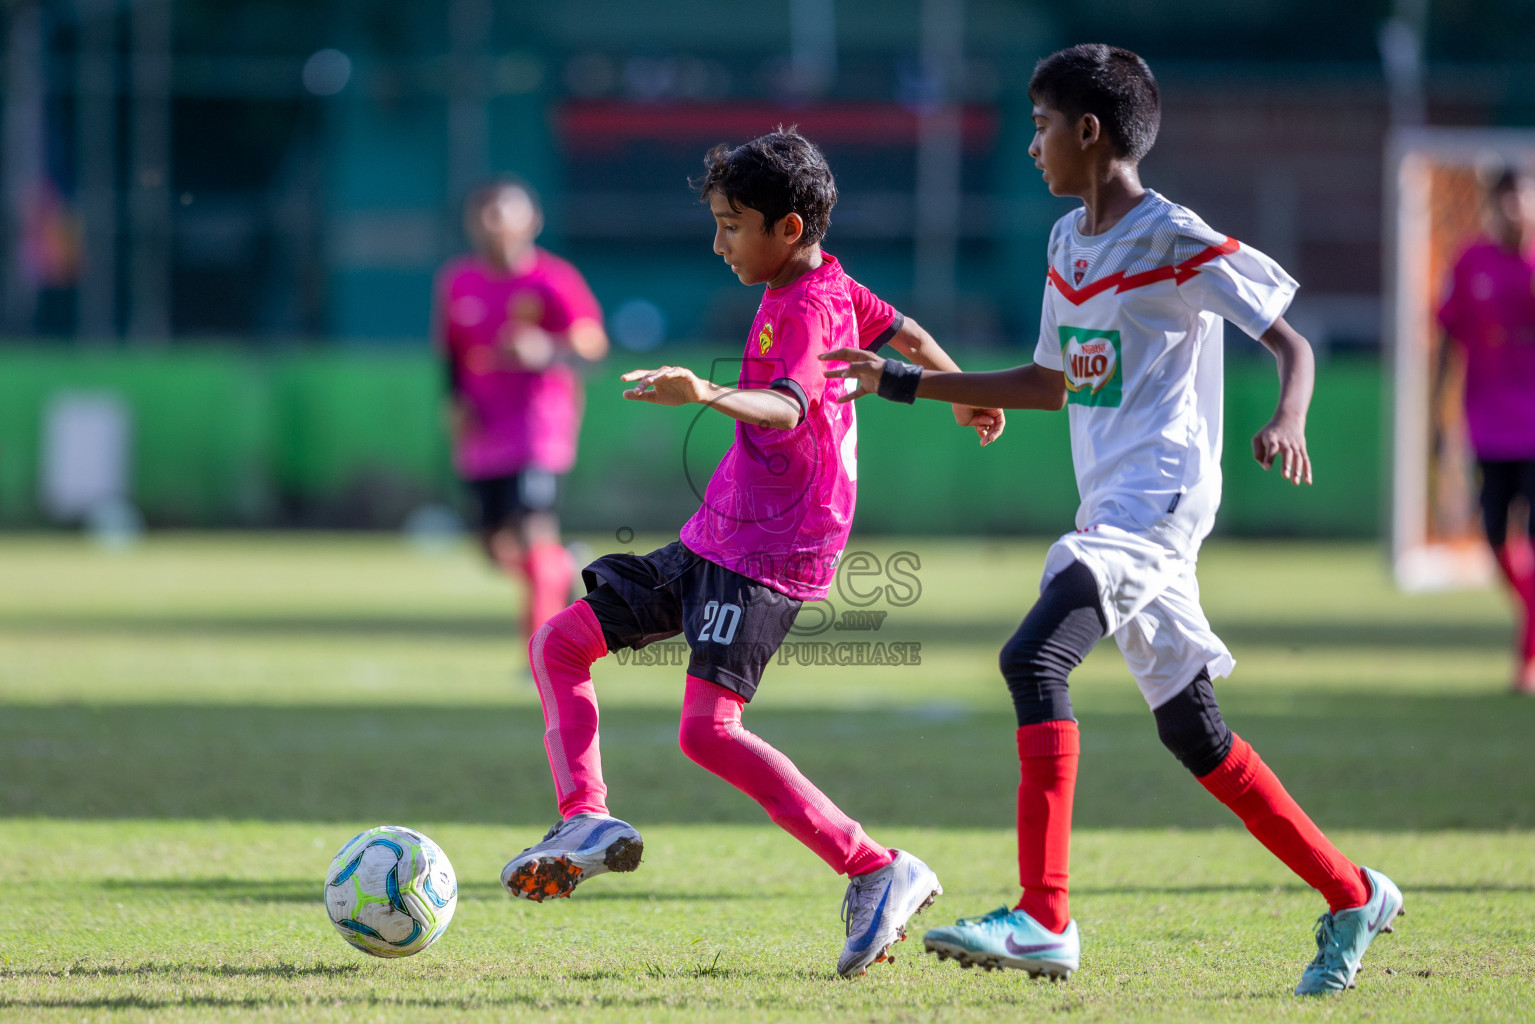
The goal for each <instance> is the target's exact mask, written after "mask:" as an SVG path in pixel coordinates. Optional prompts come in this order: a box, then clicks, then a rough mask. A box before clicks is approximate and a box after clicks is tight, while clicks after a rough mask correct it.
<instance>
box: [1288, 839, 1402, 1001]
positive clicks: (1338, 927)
mask: <svg viewBox="0 0 1535 1024" xmlns="http://www.w3.org/2000/svg"><path fill="white" fill-rule="evenodd" d="M1363 870H1364V876H1365V878H1366V879H1367V880H1368V881H1369V883H1370V898H1369V899H1368V900H1366V901H1365V904H1364V906H1362V907H1350V908H1349V909H1348V910H1340V911H1338V912H1337V913H1336V914H1334V913H1326V914H1323V915H1322V916H1321V917H1319V918H1317V921H1316V959H1314V960H1312V961H1311V963H1310V964H1308V965H1307V966H1306V970H1305V972H1304V973H1303V974H1302V975H1301V976H1300V984H1299V985H1297V986H1295V994H1296V995H1298V996H1319V995H1322V994H1324V993H1327V992H1342V991H1343V990H1344V989H1348V988H1353V987H1354V975H1356V974H1358V973H1359V961H1361V960H1363V959H1364V951H1365V950H1367V949H1369V948H1370V943H1371V942H1372V941H1374V939H1375V936H1377V935H1379V934H1381V933H1382V932H1389V931H1391V930H1392V927H1391V922H1392V921H1394V920H1395V919H1396V918H1397V916H1398V915H1399V914H1401V913H1402V892H1401V890H1400V889H1398V888H1397V887H1396V885H1395V883H1393V882H1392V881H1391V879H1389V878H1387V877H1386V876H1385V875H1383V874H1381V873H1380V872H1379V871H1372V870H1371V869H1369V868H1364V869H1363Z"/></svg>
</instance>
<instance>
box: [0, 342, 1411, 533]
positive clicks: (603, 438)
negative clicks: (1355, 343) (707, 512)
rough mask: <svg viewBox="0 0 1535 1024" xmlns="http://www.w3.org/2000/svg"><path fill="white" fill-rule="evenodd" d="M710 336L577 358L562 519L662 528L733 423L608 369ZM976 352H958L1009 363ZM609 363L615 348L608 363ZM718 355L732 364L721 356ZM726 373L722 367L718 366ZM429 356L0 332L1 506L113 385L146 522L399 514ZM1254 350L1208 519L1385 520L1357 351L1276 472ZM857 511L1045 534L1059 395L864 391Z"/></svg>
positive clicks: (1356, 527) (1066, 464)
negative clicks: (1311, 476) (1253, 442)
mask: <svg viewBox="0 0 1535 1024" xmlns="http://www.w3.org/2000/svg"><path fill="white" fill-rule="evenodd" d="M720 354H721V352H720V351H719V350H716V351H703V350H698V349H689V350H677V349H666V350H664V353H661V354H655V355H651V356H646V357H629V358H619V359H614V360H610V361H609V362H608V364H606V365H605V366H603V367H601V368H599V369H598V370H596V371H595V372H593V373H592V374H591V375H590V376H589V377H588V382H587V410H586V418H585V423H584V426H583V429H582V438H581V457H580V462H579V465H578V466H577V468H576V471H575V472H574V473H573V474H572V475H571V477H570V479H569V481H568V488H567V491H566V503H565V521H566V523H567V525H568V526H569V527H570V528H572V529H579V530H592V531H600V532H611V531H615V530H618V529H620V528H622V527H626V526H627V527H630V528H632V529H635V530H668V529H675V528H676V527H677V526H679V525H680V524H681V522H682V521H683V520H684V519H685V518H686V517H687V516H688V515H690V514H691V513H692V511H693V510H694V509H695V508H697V506H698V500H699V499H698V497H697V492H696V491H695V486H696V488H698V489H700V490H701V488H702V486H703V483H704V480H706V479H707V476H708V473H709V471H710V470H711V469H712V468H713V465H714V463H715V461H716V460H717V459H718V457H719V455H720V454H721V453H723V451H724V450H725V447H726V445H727V444H728V443H729V433H730V427H731V425H730V423H729V422H728V421H727V420H726V419H725V418H724V417H722V416H719V415H717V414H714V413H711V412H708V411H707V410H698V409H691V408H689V409H661V408H655V407H652V406H648V405H642V404H640V403H633V402H625V401H623V400H622V399H620V398H619V392H620V390H621V385H620V384H619V382H618V380H617V377H618V374H619V373H620V372H622V371H623V370H624V369H627V368H629V366H630V365H631V364H633V365H647V362H655V361H659V360H660V359H661V358H663V356H664V360H665V361H666V362H669V363H680V364H683V365H689V366H692V367H694V368H695V369H696V370H698V371H699V372H700V373H705V372H707V371H708V368H709V366H710V365H711V360H712V359H714V358H718V357H719V356H720ZM1007 359H1008V357H1007V356H1006V355H1004V354H999V353H986V354H984V355H980V356H978V357H976V358H974V359H966V360H962V361H963V362H964V363H965V364H966V365H967V366H974V367H975V368H977V369H981V368H987V367H991V366H998V365H1005V364H1006V362H1007ZM620 364H621V365H620ZM721 365H722V366H725V365H729V363H728V361H722V363H721ZM722 376H729V375H728V374H722ZM440 387H441V375H440V373H439V372H438V369H437V367H436V366H435V365H434V362H433V360H432V358H431V356H430V355H428V354H426V353H421V352H411V353H401V352H390V351H387V350H385V351H378V350H341V351H326V352H316V351H301V350H295V351H289V352H282V353H277V354H251V353H247V352H237V351H223V352H221V351H200V352H194V353H189V352H187V351H186V350H184V349H182V350H174V351H168V350H160V351H155V350H147V351H142V352H136V351H121V350H112V351H107V350H104V351H101V352H91V351H81V350H78V349H71V350H69V351H64V352H61V351H58V350H47V349H9V350H4V351H0V524H3V525H5V526H8V527H24V526H33V525H37V524H39V523H41V522H42V514H41V512H40V510H39V508H38V502H37V493H38V479H39V458H40V448H41V437H40V434H41V430H42V420H43V414H44V410H45V408H46V406H47V403H48V402H49V401H50V399H51V398H52V397H53V396H55V395H57V394H58V393H60V392H62V391H69V390H92V391H109V392H113V393H115V394H117V395H119V396H121V398H122V399H123V400H124V401H125V402H127V404H128V405H129V407H130V408H131V409H132V411H133V423H134V436H133V445H132V452H133V466H132V481H133V493H132V499H133V501H134V502H135V503H136V504H137V505H138V506H139V507H140V509H142V510H143V512H144V514H145V516H146V517H147V519H148V520H149V522H150V523H151V524H152V525H164V526H193V527H215V526H262V525H307V526H335V527H348V526H367V527H395V526H398V525H399V524H400V523H401V522H403V520H404V518H405V516H406V515H408V513H409V512H410V510H411V509H413V508H415V507H417V506H419V505H420V504H422V503H423V502H428V501H450V502H457V501H458V500H459V494H458V487H457V485H456V483H455V482H454V479H453V476H452V472H451V469H450V467H449V464H448V459H447V445H446V441H445V439H444V436H443V431H442V417H441V413H440V402H441V392H440ZM1275 389H1276V384H1275V375H1274V370H1273V366H1272V364H1271V363H1267V362H1263V361H1254V362H1252V363H1246V362H1240V361H1238V362H1234V363H1232V364H1230V365H1228V371H1227V390H1226V431H1227V443H1226V459H1225V465H1226V496H1225V502H1224V506H1223V508H1222V512H1221V522H1220V527H1219V529H1220V530H1221V531H1222V532H1226V533H1240V534H1284V535H1311V536H1316V535H1346V536H1368V535H1373V534H1375V533H1376V532H1378V528H1379V524H1380V519H1381V502H1382V500H1383V489H1382V476H1381V466H1382V456H1381V441H1382V438H1381V430H1382V426H1381V424H1382V421H1381V392H1382V382H1381V376H1380V370H1379V365H1378V364H1377V363H1376V362H1375V361H1373V360H1359V361H1345V360H1334V361H1332V362H1330V363H1327V364H1324V366H1323V367H1322V369H1321V372H1320V375H1319V378H1318V386H1317V392H1316V399H1315V402H1314V404H1313V407H1312V413H1311V420H1310V429H1309V438H1310V445H1311V450H1312V455H1313V459H1314V461H1315V464H1316V476H1317V483H1316V486H1315V487H1314V488H1310V489H1297V488H1293V487H1290V486H1288V485H1285V484H1283V482H1282V481H1280V480H1279V479H1278V478H1277V474H1276V473H1270V474H1264V473H1263V472H1262V471H1261V470H1259V469H1258V468H1257V466H1256V465H1255V464H1254V463H1253V462H1252V460H1251V457H1250V455H1249V454H1248V440H1249V438H1250V437H1251V435H1252V434H1253V432H1254V431H1256V430H1257V429H1258V427H1260V426H1261V425H1262V424H1263V422H1264V421H1265V420H1266V418H1267V417H1268V415H1269V414H1270V413H1271V412H1272V409H1273V402H1274V395H1275ZM858 415H859V440H860V443H859V508H858V525H859V529H860V530H863V531H869V532H882V533H937V532H946V533H1003V532H1023V533H1043V534H1049V533H1058V532H1060V531H1062V530H1064V529H1066V528H1068V527H1069V525H1070V521H1071V514H1072V510H1073V509H1074V507H1075V505H1076V490H1075V485H1074V483H1073V480H1072V474H1071V454H1070V448H1069V445H1068V443H1067V432H1066V417H1065V416H1064V415H1062V414H1054V413H1051V414H1047V413H1015V414H1013V415H1012V416H1011V417H1010V419H1009V426H1008V431H1007V434H1006V436H1005V437H1004V438H1003V439H1002V440H1001V441H999V442H998V443H997V444H995V445H994V446H992V447H989V448H987V449H985V450H982V449H980V448H979V447H978V446H977V445H976V442H975V439H974V435H973V434H969V433H967V432H964V431H960V430H959V429H957V428H956V427H954V426H953V424H952V419H951V417H950V414H949V411H948V409H947V408H946V407H942V406H938V405H934V404H932V403H921V404H919V405H918V406H917V407H916V408H908V407H906V406H896V405H892V404H891V403H888V402H876V401H867V400H866V401H863V402H860V403H859V405H858Z"/></svg>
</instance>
